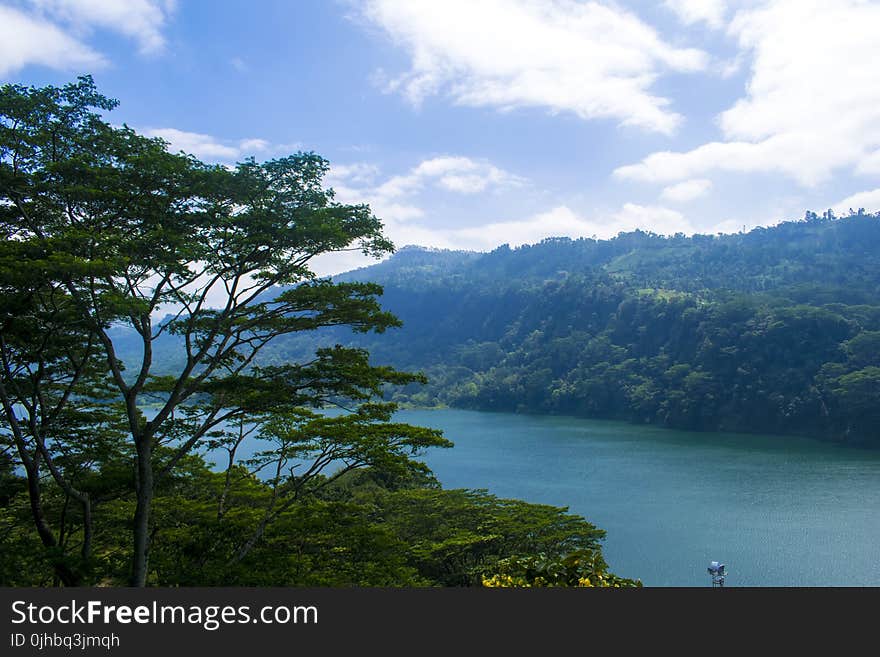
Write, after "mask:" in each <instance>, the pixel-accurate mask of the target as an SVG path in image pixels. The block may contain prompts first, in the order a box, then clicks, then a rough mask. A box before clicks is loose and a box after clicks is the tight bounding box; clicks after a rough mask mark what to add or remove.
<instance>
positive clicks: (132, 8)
mask: <svg viewBox="0 0 880 657" xmlns="http://www.w3.org/2000/svg"><path fill="white" fill-rule="evenodd" d="M29 2H30V4H32V5H34V6H35V7H36V8H37V9H38V10H39V11H40V12H42V13H43V14H44V15H46V16H47V17H50V18H52V19H53V20H58V21H62V22H65V23H67V24H68V25H70V26H71V28H72V29H73V30H75V31H83V30H88V29H90V28H93V27H98V28H103V29H108V30H112V31H114V32H119V33H120V34H124V35H125V36H127V37H130V38H132V39H134V40H135V41H137V42H138V44H139V46H140V51H141V53H145V54H146V53H155V52H159V51H161V50H162V48H164V46H165V38H164V37H163V36H162V28H164V27H165V21H166V19H167V18H168V16H169V15H170V14H171V12H172V11H173V10H174V7H175V4H176V3H175V2H173V0H172V1H168V0H166V1H162V0H124V2H120V1H119V0H29Z"/></svg>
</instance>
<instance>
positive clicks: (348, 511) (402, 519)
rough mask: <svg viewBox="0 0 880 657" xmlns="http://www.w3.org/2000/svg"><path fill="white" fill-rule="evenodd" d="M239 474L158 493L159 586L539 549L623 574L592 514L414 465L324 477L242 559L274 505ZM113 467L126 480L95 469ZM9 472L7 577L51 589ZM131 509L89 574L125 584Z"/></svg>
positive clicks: (5, 484) (195, 477) (104, 519)
mask: <svg viewBox="0 0 880 657" xmlns="http://www.w3.org/2000/svg"><path fill="white" fill-rule="evenodd" d="M233 472H234V475H235V476H234V477H233V480H232V482H233V483H232V485H231V486H229V487H227V478H226V475H225V473H224V472H218V471H216V470H214V469H210V468H209V467H207V465H206V464H205V463H204V461H202V460H201V459H198V458H190V459H188V460H187V463H186V466H185V468H184V469H182V471H181V472H180V474H179V476H177V477H176V478H175V480H174V481H173V482H171V483H170V484H169V485H168V486H165V487H163V488H162V490H161V491H160V493H159V494H158V495H157V497H156V499H155V507H154V508H155V513H154V520H153V522H154V525H153V527H154V537H153V544H152V545H153V556H152V559H151V560H150V571H149V573H148V582H149V583H150V584H152V585H158V586H196V585H199V586H206V585H207V586H215V585H216V586H220V585H223V586H479V585H480V584H481V583H482V582H483V580H484V579H485V578H487V577H490V576H491V574H494V573H497V572H499V571H500V570H504V569H506V568H509V565H506V564H509V563H513V562H514V561H516V560H517V559H527V558H528V557H529V555H535V554H541V555H546V556H545V557H542V558H544V559H545V560H546V559H551V560H552V559H556V560H564V559H565V558H566V557H567V555H568V554H577V555H581V556H580V557H578V558H584V555H586V556H587V557H588V560H589V562H590V563H591V564H596V565H597V567H600V568H601V570H602V573H603V577H606V578H611V580H612V581H618V579H617V578H615V577H614V576H613V575H611V574H610V573H607V572H606V566H605V565H604V561H603V560H602V555H601V549H600V542H601V539H602V537H603V536H604V532H603V531H602V530H599V529H597V528H596V527H594V526H593V525H591V524H590V523H588V522H586V521H585V520H584V519H583V518H580V517H578V516H574V515H571V514H568V513H567V512H566V510H565V509H562V508H557V507H551V506H545V505H537V504H528V503H526V502H521V501H518V500H505V499H498V498H496V497H494V496H492V495H489V494H488V493H486V492H485V491H478V490H443V489H441V488H440V487H439V486H438V485H437V483H436V482H435V481H434V480H433V479H432V478H431V477H430V476H429V475H426V474H425V473H424V472H419V471H418V470H411V471H409V472H407V473H399V474H398V475H396V476H391V475H389V474H388V473H385V472H383V471H381V470H379V469H375V468H370V469H364V470H361V471H357V472H352V473H349V474H348V475H346V476H344V477H341V478H339V479H337V480H336V481H334V482H332V483H330V484H329V485H327V486H319V485H318V484H319V483H323V482H318V481H315V482H314V485H313V487H312V490H311V491H310V494H308V495H306V496H305V497H304V499H303V500H302V503H300V504H297V505H295V506H290V507H288V508H286V509H285V510H284V511H283V512H282V513H281V514H280V515H279V517H278V518H277V519H276V520H275V522H273V523H272V524H271V525H270V526H269V527H267V530H266V532H265V534H264V536H263V537H262V540H261V541H260V542H259V544H258V545H256V546H255V547H254V549H253V550H252V551H250V552H249V553H248V554H247V555H246V556H245V557H244V558H239V557H238V553H237V548H238V546H239V545H240V544H241V543H242V541H244V540H246V539H247V537H248V536H249V535H250V533H251V532H252V531H253V527H254V526H255V525H256V524H258V523H259V522H260V520H261V519H262V518H263V517H264V514H265V510H266V509H267V508H269V507H270V506H271V504H272V498H273V488H272V485H271V484H270V483H268V482H265V481H262V480H260V479H259V478H257V477H254V476H252V475H250V474H248V473H247V472H246V471H244V470H243V469H241V468H238V467H236V468H234V470H233ZM105 474H107V475H108V476H111V477H117V476H118V473H98V475H99V476H104V475H105ZM0 476H2V480H0V486H2V488H0V495H3V496H5V498H4V499H3V500H2V501H3V504H2V505H0V553H2V554H3V555H4V558H3V559H2V560H0V586H10V585H11V586H46V585H51V584H52V583H53V581H57V575H56V574H55V573H54V571H53V567H52V563H51V559H50V558H49V557H47V556H46V553H45V551H44V550H42V549H41V546H40V543H39V539H38V538H37V537H36V535H35V534H34V532H33V530H32V529H30V528H29V522H28V515H29V510H28V509H27V506H28V502H27V496H26V492H25V488H26V483H25V481H24V479H23V478H19V477H16V476H15V475H14V473H11V472H10V470H9V468H8V467H3V468H2V469H0ZM132 505H133V501H132V500H131V499H118V500H115V501H114V502H113V503H108V504H105V505H101V506H100V507H98V509H97V510H96V515H97V518H96V527H97V528H98V531H97V532H96V536H95V539H94V540H95V547H94V555H95V556H94V559H93V561H92V569H91V571H90V572H89V573H88V575H87V576H86V577H85V578H84V583H86V584H101V585H119V584H124V583H125V582H126V581H127V577H128V567H129V566H128V563H129V560H130V558H131V554H130V553H131V544H130V541H129V540H128V534H129V530H128V522H129V521H128V517H129V515H130V513H131V508H132ZM64 507H65V500H64V497H63V495H60V494H59V493H58V491H57V490H51V491H49V492H48V494H47V496H46V512H47V515H48V516H49V520H50V521H54V520H56V519H58V517H60V516H61V515H62V514H63V513H65V512H66V510H65V508H64ZM67 515H68V518H67V522H68V524H70V525H72V526H75V525H76V524H77V523H78V522H81V517H79V516H78V514H77V513H75V512H74V513H70V512H69V511H67ZM70 535H71V536H72V535H75V532H72V533H71V534H70ZM511 560H513V561H511ZM594 579H595V578H594ZM597 582H598V580H597Z"/></svg>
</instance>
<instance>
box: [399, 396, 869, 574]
mask: <svg viewBox="0 0 880 657" xmlns="http://www.w3.org/2000/svg"><path fill="white" fill-rule="evenodd" d="M398 417H399V418H400V420H401V421H406V422H410V423H413V424H421V425H424V426H432V427H437V428H440V429H443V431H444V434H445V435H446V437H447V438H449V439H451V440H452V441H454V442H455V447H454V448H452V449H447V450H442V449H433V450H430V451H429V452H428V453H427V454H426V456H425V461H426V462H427V463H428V465H429V466H430V467H431V468H432V469H433V470H434V472H435V474H436V475H437V477H438V478H439V479H440V481H441V482H442V483H443V485H444V487H446V488H487V489H488V490H489V491H490V492H491V493H494V494H495V495H498V496H501V497H516V498H521V499H524V500H527V501H530V502H543V503H547V504H554V505H558V506H568V507H569V509H570V510H571V511H572V512H574V513H577V514H580V515H583V516H585V517H586V518H587V519H588V520H590V521H591V522H592V523H594V524H595V525H597V526H598V527H601V528H602V529H605V530H606V531H607V532H608V536H607V538H606V540H605V547H604V553H605V557H606V560H607V561H608V563H609V564H610V566H611V568H612V570H613V571H614V572H615V573H617V574H620V575H624V576H627V577H636V578H639V579H641V580H642V582H643V583H644V584H645V585H648V586H706V585H708V584H709V575H708V574H707V573H706V567H707V566H708V564H709V562H710V561H712V560H719V561H722V562H724V563H726V564H727V567H728V573H729V574H728V578H727V585H728V586H863V585H868V586H880V513H878V510H880V452H876V451H867V450H856V449H848V448H842V447H838V446H835V445H831V444H825V443H820V442H815V441H812V440H807V439H800V438H790V437H779V436H747V435H740V434H717V433H716V434H712V433H690V432H680V431H671V430H668V429H658V428H654V427H640V426H633V425H629V424H625V423H617V422H603V421H595V420H583V419H576V418H561V417H544V416H529V415H514V414H504V413H482V412H477V411H460V410H407V411H401V412H400V413H399V414H398Z"/></svg>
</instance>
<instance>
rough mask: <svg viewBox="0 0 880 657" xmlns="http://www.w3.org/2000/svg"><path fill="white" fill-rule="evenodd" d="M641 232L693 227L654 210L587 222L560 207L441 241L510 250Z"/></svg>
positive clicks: (634, 209) (630, 210)
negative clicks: (562, 240)
mask: <svg viewBox="0 0 880 657" xmlns="http://www.w3.org/2000/svg"><path fill="white" fill-rule="evenodd" d="M637 229H638V230H644V231H649V232H654V233H659V234H664V235H672V234H674V233H678V232H683V233H692V232H693V227H692V226H691V225H690V223H689V222H688V221H687V220H686V219H685V218H684V216H683V215H682V214H681V213H680V212H677V211H675V210H670V209H668V208H663V207H658V206H643V205H636V204H634V203H626V204H625V205H624V206H623V207H622V208H621V209H620V210H618V211H617V212H615V213H613V214H611V215H610V216H608V217H606V218H602V219H587V218H584V217H581V216H579V215H578V214H576V213H575V212H574V211H573V210H571V208H569V207H567V206H565V205H561V206H558V207H555V208H553V209H552V210H549V211H547V212H542V213H540V214H537V215H534V216H532V217H529V218H528V219H524V220H520V221H503V222H496V223H490V224H486V225H483V226H475V227H473V228H464V229H459V230H453V231H446V232H445V234H444V235H442V237H441V238H445V242H446V243H447V244H449V245H451V246H454V247H455V248H466V249H474V250H481V251H482V250H488V249H493V248H495V247H497V246H499V245H501V244H509V245H510V246H511V247H516V246H521V245H523V244H534V243H535V242H540V241H541V240H542V239H544V238H547V237H571V238H578V237H595V238H598V239H608V238H611V237H614V236H616V235H617V234H618V233H621V232H630V231H633V230H637Z"/></svg>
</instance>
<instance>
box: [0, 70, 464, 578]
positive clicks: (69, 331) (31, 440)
mask: <svg viewBox="0 0 880 657" xmlns="http://www.w3.org/2000/svg"><path fill="white" fill-rule="evenodd" d="M115 106H116V102H115V101H113V100H110V99H108V98H105V97H104V96H102V95H101V94H100V93H99V92H98V91H97V90H96V88H95V85H94V83H93V81H92V79H91V78H89V77H82V78H79V80H78V81H77V82H76V83H74V84H69V85H67V86H64V87H60V88H59V87H52V86H49V87H44V88H26V87H23V86H19V85H6V86H4V87H2V88H0V230H2V233H3V237H4V239H3V240H2V242H0V359H2V362H0V365H2V369H0V400H2V405H3V418H4V422H3V425H2V429H0V433H2V438H0V439H2V441H3V442H4V449H5V450H6V451H7V452H9V453H10V454H12V455H13V458H14V462H15V464H16V465H17V466H20V467H21V468H22V469H23V470H24V472H25V473H26V475H27V477H26V479H27V487H28V499H29V502H30V512H31V515H32V518H33V521H34V523H35V527H36V529H37V531H38V533H39V536H40V540H41V543H42V545H43V546H44V547H45V548H46V550H47V554H48V555H50V557H51V559H52V561H53V564H54V568H55V572H56V576H57V578H58V579H59V581H61V582H63V583H65V584H77V583H81V582H82V581H83V576H84V573H87V572H88V571H89V568H90V567H91V563H92V539H93V532H94V515H95V514H96V513H99V512H100V509H101V507H102V505H105V504H108V503H109V502H110V501H111V500H119V499H126V498H127V499H134V501H135V504H134V511H133V517H132V518H131V526H132V529H133V538H132V549H131V555H132V556H131V583H132V584H133V585H144V584H145V583H146V581H147V576H148V563H149V550H150V540H151V532H152V531H153V527H152V522H153V521H152V519H151V509H152V504H153V499H154V497H155V495H156V491H157V488H159V487H161V486H162V485H164V484H163V482H166V481H169V480H171V479H173V476H174V473H175V472H176V470H177V469H178V468H180V467H182V466H183V465H184V464H185V462H186V458H187V455H188V454H190V453H191V452H193V451H194V450H197V449H199V448H201V447H204V446H213V447H215V448H224V449H226V450H227V452H228V454H229V459H230V463H229V469H228V471H229V472H230V473H231V472H233V471H234V470H235V467H236V466H235V460H236V453H237V449H238V446H239V445H240V444H241V441H242V440H244V439H245V438H247V437H249V436H250V437H254V438H259V439H262V440H264V441H265V444H266V445H267V448H266V449H265V450H263V451H262V452H260V456H259V458H257V459H255V460H254V462H253V463H251V464H250V465H251V467H252V468H253V469H255V470H256V469H259V470H260V471H262V472H266V471H267V468H268V469H269V471H271V472H274V474H273V475H272V476H271V477H270V485H271V486H272V490H273V493H272V495H271V496H270V499H269V501H268V502H267V504H266V508H265V510H264V513H263V514H262V515H261V517H260V520H259V522H258V523H256V525H255V526H254V528H253V531H252V532H251V533H250V534H249V535H248V536H247V538H246V539H245V540H243V541H242V543H241V545H239V546H237V549H236V551H235V554H236V555H237V557H236V558H239V559H240V558H243V557H244V556H245V555H246V554H247V552H248V551H249V550H250V549H252V548H253V546H254V545H255V544H256V543H258V542H259V541H260V539H261V537H262V536H263V534H264V532H265V529H266V526H267V525H268V524H269V523H271V522H272V521H273V519H275V518H277V517H278V516H279V515H280V514H281V513H282V512H283V511H285V510H286V509H288V508H289V507H290V505H291V504H293V503H294V502H295V501H296V500H298V499H300V498H301V496H302V495H303V494H304V492H306V491H308V490H309V489H310V487H313V486H316V485H324V484H326V482H327V481H328V479H327V478H326V477H323V476H320V475H321V473H322V472H325V473H326V472H330V470H331V469H333V471H335V472H337V473H343V472H345V471H348V470H350V469H353V468H357V467H361V466H367V465H374V466H381V467H383V468H386V469H394V468H404V469H405V468H412V467H415V464H414V463H413V462H412V461H411V460H410V457H411V456H412V455H413V454H415V453H416V452H417V451H418V450H419V449H421V448H424V447H428V446H435V445H448V442H447V441H445V440H444V439H443V438H442V437H441V435H440V433H439V432H437V431H434V430H429V429H423V428H419V427H412V426H409V425H405V424H400V423H394V422H392V421H391V413H392V411H393V407H392V406H390V405H388V404H384V403H382V402H381V394H382V390H383V387H384V386H385V385H386V384H406V383H411V382H415V381H420V380H421V377H419V376H417V375H413V374H408V373H404V372H399V371H396V370H394V369H391V368H388V367H377V366H373V365H371V364H370V362H369V359H368V354H367V353H366V352H365V351H363V350H358V349H345V348H342V347H339V346H335V347H334V346H332V345H326V346H325V347H323V348H321V349H319V350H318V351H317V353H316V354H315V355H314V357H313V358H312V359H310V360H308V361H306V362H296V363H285V364H281V365H277V364H275V365H273V366H272V367H268V366H267V367H260V365H259V359H258V356H259V354H260V352H261V350H263V348H264V347H265V346H266V345H267V344H269V343H270V342H271V341H272V340H274V339H275V338H277V337H279V336H282V335H285V334H291V333H295V332H301V331H311V330H314V329H317V328H319V327H326V326H348V327H351V328H352V329H354V330H356V331H363V332H367V331H376V332H382V331H384V330H385V329H386V328H389V327H393V326H397V325H398V324H399V322H398V320H397V319H396V318H395V317H394V316H392V315H391V314H389V313H387V312H384V311H383V310H382V309H381V308H380V306H379V304H378V302H377V299H376V297H377V295H379V294H380V293H381V288H379V287H378V286H376V285H373V284H369V283H334V282H331V281H329V280H325V279H320V278H318V277H317V276H316V275H315V274H314V273H313V272H312V271H311V270H310V268H309V263H310V261H311V260H312V259H313V258H314V257H316V256H318V255H320V254H324V253H332V252H337V251H344V250H352V249H357V250H360V251H363V252H364V253H365V254H369V255H373V256H377V257H378V256H382V255H383V254H386V253H388V252H390V251H391V250H392V249H393V246H392V244H391V243H390V242H389V241H388V240H387V239H386V238H385V237H384V236H383V234H382V224H381V222H380V221H379V220H378V219H377V218H376V217H375V216H374V215H373V214H372V212H371V211H370V208H369V207H368V206H366V205H346V204H341V203H338V202H336V201H335V200H334V196H333V192H332V190H329V189H325V188H324V187H323V184H322V178H323V176H324V174H325V173H326V172H327V168H328V164H327V162H326V161H325V160H324V159H322V158H321V157H319V156H317V155H315V154H313V153H298V154H295V155H292V156H290V157H285V158H280V159H276V160H272V161H268V162H263V163H258V162H256V161H254V160H253V159H250V160H246V161H244V162H241V163H239V164H238V165H237V166H236V167H235V168H233V169H230V168H226V167H223V166H216V165H208V164H205V163H202V162H200V161H198V160H197V159H195V158H194V157H192V156H189V155H186V154H173V153H170V152H169V151H168V145H167V143H165V142H163V141H162V140H160V139H149V138H146V137H144V136H142V135H139V134H137V133H136V132H135V131H134V130H132V129H131V128H129V127H127V126H122V127H116V126H114V125H111V124H110V123H108V122H107V121H106V120H105V119H104V117H103V113H104V112H107V111H110V110H112V109H113V108H114V107H115ZM120 326H125V327H128V328H129V329H133V330H134V331H135V332H136V334H137V336H138V338H139V339H138V342H139V347H138V350H137V357H136V358H127V359H126V361H125V362H123V359H122V358H121V357H120V354H119V351H118V349H117V345H116V343H115V339H116V330H117V328H118V327H120ZM166 333H167V334H173V335H176V336H177V339H178V340H179V342H180V344H181V349H182V350H183V355H182V357H181V362H180V366H179V368H177V369H176V370H175V371H174V372H173V373H172V374H170V375H169V374H168V373H167V372H163V376H156V372H155V368H154V357H153V356H154V345H155V343H156V341H157V340H159V339H160V338H161V337H163V335H164V334H166ZM329 404H336V405H337V406H340V407H341V408H344V409H346V410H345V411H344V412H342V413H341V414H340V415H333V416H324V415H323V414H321V413H315V412H314V410H311V411H310V410H308V409H309V408H311V409H318V408H322V407H325V406H327V405H329ZM148 405H149V408H147V406H148ZM99 470H100V471H101V472H102V476H100V477H96V476H94V473H95V472H97V471H99ZM108 472H117V473H118V475H117V476H115V477H111V476H108V474H107V473H108ZM47 478H48V479H47ZM50 481H51V485H52V486H54V487H57V489H58V490H60V491H61V499H63V510H62V512H53V513H52V514H51V518H50V517H49V516H50V514H48V513H47V511H46V508H45V490H46V488H47V486H48V485H49V482H50Z"/></svg>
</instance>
